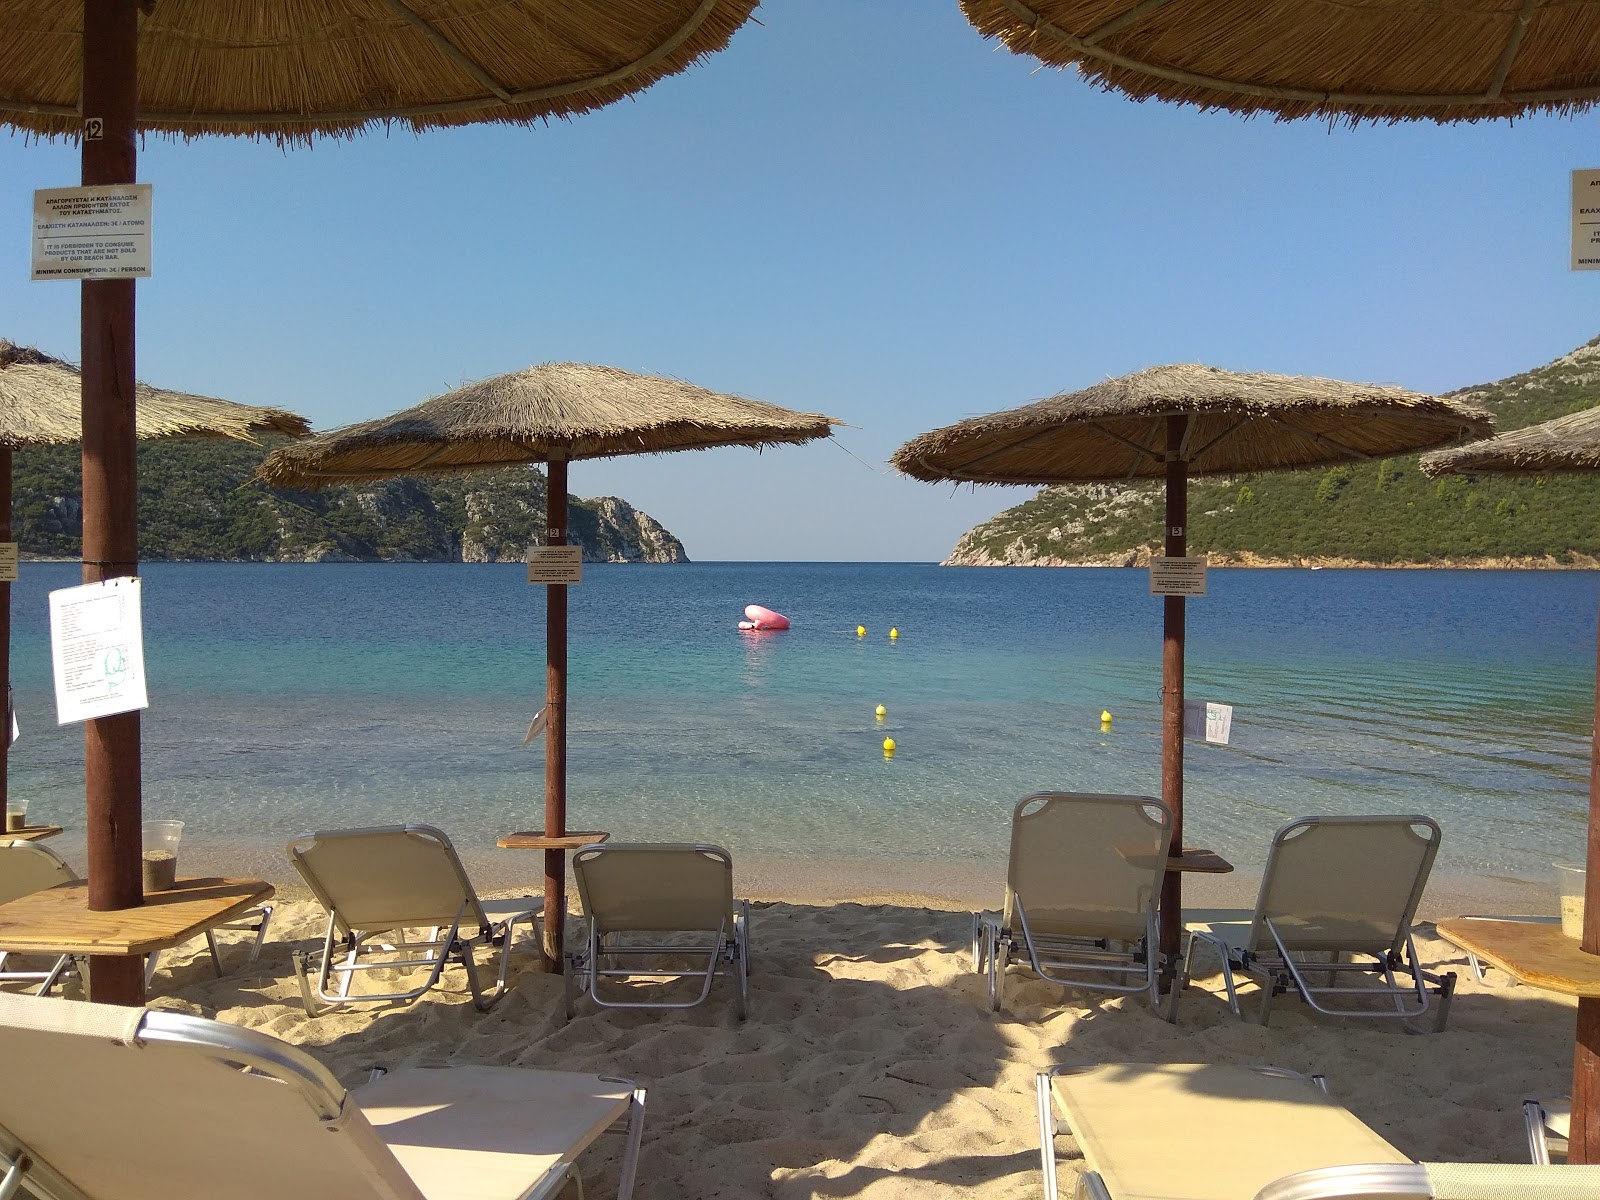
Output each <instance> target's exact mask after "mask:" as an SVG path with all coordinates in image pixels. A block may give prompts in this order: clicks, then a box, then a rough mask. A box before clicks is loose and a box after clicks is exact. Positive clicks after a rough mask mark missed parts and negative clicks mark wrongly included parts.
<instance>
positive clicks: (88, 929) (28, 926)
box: [0, 876, 273, 956]
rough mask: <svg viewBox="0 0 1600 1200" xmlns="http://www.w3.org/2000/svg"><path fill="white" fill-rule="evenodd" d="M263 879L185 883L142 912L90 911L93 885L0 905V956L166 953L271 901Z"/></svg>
mask: <svg viewBox="0 0 1600 1200" xmlns="http://www.w3.org/2000/svg"><path fill="white" fill-rule="evenodd" d="M272 896H273V887H272V885H271V884H269V883H263V882H262V881H261V880H259V879H223V878H219V877H216V876H212V877H209V878H204V879H180V880H178V882H177V883H176V884H175V885H174V886H172V887H170V888H168V889H167V890H166V891H164V892H146V893H145V897H144V903H143V904H142V905H141V906H140V907H138V908H123V909H117V910H115V911H112V912H91V911H90V910H89V885H88V884H87V883H85V882H82V881H79V882H77V883H62V884H57V885H56V886H55V887H53V888H46V889H45V890H44V891H42V892H34V893H32V894H31V895H27V896H22V897H20V898H19V899H16V900H13V901H11V902H10V903H9V904H0V950H10V951H15V952H17V953H19V954H57V955H59V954H123V955H130V956H131V955H140V954H149V953H151V952H152V951H155V950H166V949H168V948H170V947H172V946H176V945H179V944H181V943H183V942H186V941H188V940H189V939H190V938H192V937H195V936H197V935H199V934H201V933H204V932H205V931H206V930H207V929H210V928H211V927H212V926H214V925H220V924H222V923H223V922H225V921H229V920H232V919H233V918H234V917H237V916H238V915H239V914H240V913H243V912H247V911H249V910H250V909H252V908H254V907H256V905H258V904H262V903H264V902H265V901H267V900H270V899H271V898H272Z"/></svg>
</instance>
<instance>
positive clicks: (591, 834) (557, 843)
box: [495, 829, 611, 850]
mask: <svg viewBox="0 0 1600 1200" xmlns="http://www.w3.org/2000/svg"><path fill="white" fill-rule="evenodd" d="M610 836H611V835H610V834H609V833H606V832H604V831H603V830H598V829H591V830H586V831H583V832H579V833H569V834H567V835H565V836H564V837H545V835H544V831H543V830H524V831H523V832H521V833H508V834H506V835H505V836H504V837H502V838H501V839H500V840H499V841H498V842H496V843H495V845H496V846H498V847H500V849H502V850H581V849H583V847H585V846H592V845H594V844H595V843H596V842H603V841H605V840H606V839H607V838H608V837H610Z"/></svg>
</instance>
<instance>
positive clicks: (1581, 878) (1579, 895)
mask: <svg viewBox="0 0 1600 1200" xmlns="http://www.w3.org/2000/svg"><path fill="white" fill-rule="evenodd" d="M1555 870H1556V883H1557V884H1558V885H1559V886H1560V888H1561V932H1562V933H1564V934H1566V935H1567V936H1568V937H1569V938H1573V939H1575V940H1576V939H1580V938H1582V937H1583V892H1584V886H1585V884H1586V883H1587V882H1588V874H1589V873H1588V872H1587V871H1585V870H1584V869H1583V868H1582V867H1580V866H1578V865H1577V864H1576V863H1556V864H1555Z"/></svg>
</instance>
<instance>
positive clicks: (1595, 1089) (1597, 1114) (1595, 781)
mask: <svg viewBox="0 0 1600 1200" xmlns="http://www.w3.org/2000/svg"><path fill="white" fill-rule="evenodd" d="M1586 867H1587V870H1586V871H1585V873H1584V881H1583V943H1582V945H1583V948H1584V950H1586V951H1587V952H1588V953H1590V954H1600V636H1597V637H1596V639H1595V678H1594V736H1593V738H1592V740H1591V741H1590V743H1589V849H1588V858H1587V861H1586ZM1567 1161H1568V1162H1570V1163H1592V1162H1600V999H1596V998H1594V997H1590V996H1580V997H1579V998H1578V1029H1577V1044H1576V1046H1575V1047H1574V1049H1573V1052H1572V1130H1571V1136H1570V1138H1569V1139H1568V1142H1567Z"/></svg>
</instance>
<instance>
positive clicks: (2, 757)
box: [0, 446, 11, 812]
mask: <svg viewBox="0 0 1600 1200" xmlns="http://www.w3.org/2000/svg"><path fill="white" fill-rule="evenodd" d="M10 540H11V448H10V447H9V446H0V542H9V541H10ZM0 680H3V681H4V682H5V685H6V696H7V700H8V703H7V704H6V712H5V725H6V727H5V729H3V730H0V812H5V810H6V796H7V794H8V790H9V784H8V782H7V780H8V777H9V776H10V774H11V762H10V755H11V705H10V703H9V698H10V695H11V690H10V689H11V585H10V584H9V583H7V582H5V581H4V580H0Z"/></svg>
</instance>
